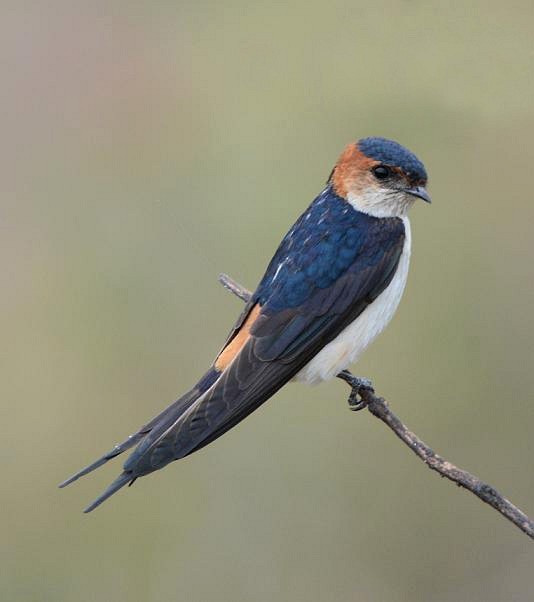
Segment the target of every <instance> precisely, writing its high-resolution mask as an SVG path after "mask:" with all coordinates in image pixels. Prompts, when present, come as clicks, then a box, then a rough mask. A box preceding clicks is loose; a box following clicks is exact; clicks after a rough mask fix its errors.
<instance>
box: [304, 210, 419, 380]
mask: <svg viewBox="0 0 534 602" xmlns="http://www.w3.org/2000/svg"><path fill="white" fill-rule="evenodd" d="M404 226H405V230H406V239H405V242H404V248H403V250H402V255H401V257H400V260H399V265H398V267H397V271H396V272H395V275H394V276H393V279H392V280H391V282H390V283H389V285H388V287H387V288H386V289H385V290H384V291H383V292H382V293H381V294H380V295H379V296H378V297H377V298H376V299H375V300H374V301H373V302H372V303H371V304H370V305H368V306H367V307H366V309H365V310H364V311H363V312H362V313H361V314H360V315H359V316H358V317H357V318H356V319H355V320H354V321H353V322H352V323H351V324H349V325H348V326H347V327H346V328H345V329H344V330H343V331H342V332H341V333H340V334H339V335H338V336H337V337H336V338H335V339H334V340H333V341H331V342H330V343H328V345H326V346H325V347H323V349H321V351H319V353H318V354H317V355H316V356H315V357H314V358H313V359H312V360H311V361H310V362H308V364H306V366H304V368H303V369H302V370H301V371H300V372H299V373H298V374H297V375H296V376H295V378H294V380H296V381H299V382H305V383H308V384H316V383H319V382H321V381H323V380H328V379H330V378H333V377H334V376H336V374H338V373H339V372H340V371H341V370H344V369H345V368H347V366H349V365H350V364H352V363H353V362H355V361H357V360H358V358H359V357H360V355H361V354H362V353H363V352H364V350H365V349H366V347H367V346H368V345H369V344H370V343H371V342H372V341H373V340H374V339H375V338H376V337H377V336H378V335H379V334H380V332H382V330H383V329H384V328H385V327H386V326H387V324H388V323H389V321H390V320H391V318H392V317H393V314H394V313H395V311H396V309H397V307H398V305H399V302H400V300H401V297H402V293H403V291H404V287H405V286H406V280H407V278H408V268H409V264H410V249H411V237H410V223H409V222H408V219H407V218H404Z"/></svg>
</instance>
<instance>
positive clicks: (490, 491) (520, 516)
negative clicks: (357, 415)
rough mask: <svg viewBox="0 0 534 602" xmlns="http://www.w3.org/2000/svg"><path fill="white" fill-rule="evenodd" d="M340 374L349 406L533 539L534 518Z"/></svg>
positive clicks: (231, 286) (229, 282)
mask: <svg viewBox="0 0 534 602" xmlns="http://www.w3.org/2000/svg"><path fill="white" fill-rule="evenodd" d="M219 281H220V282H221V284H222V285H223V286H224V287H225V288H226V289H227V290H229V291H230V292H232V293H234V295H237V296H238V297H239V298H240V299H242V300H243V301H248V300H249V299H250V297H251V293H250V291H248V290H247V289H246V288H244V287H243V286H241V285H240V284H238V283H237V282H235V281H234V280H233V279H232V278H230V276H227V275H226V274H221V275H220V276H219ZM338 377H339V378H341V379H342V380H344V381H345V382H346V383H348V385H349V386H350V387H351V394H350V397H349V405H350V407H351V409H353V410H360V409H363V408H367V409H368V410H369V412H371V414H372V415H373V416H376V418H378V419H379V420H381V421H382V422H383V423H384V424H386V425H387V426H388V427H389V428H390V429H391V430H392V431H393V432H394V433H395V435H397V437H398V438H399V439H400V440H401V441H402V442H403V443H405V444H406V445H407V446H408V447H409V448H410V449H411V450H412V451H413V453H414V454H415V455H416V456H418V457H419V458H420V459H421V460H422V461H423V462H424V463H425V464H426V465H427V466H428V467H429V468H430V469H431V470H435V471H436V472H438V473H439V474H440V475H441V476H442V477H446V478H447V479H449V480H450V481H453V482H454V483H456V484H457V485H458V486H459V487H464V488H465V489H467V490H468V491H470V492H471V493H473V494H474V495H476V496H477V497H478V498H480V499H481V500H482V501H483V502H485V503H486V504H489V505H490V506H491V507H492V508H495V510H497V511H498V512H500V513H501V514H502V515H503V516H504V517H506V518H507V519H508V520H509V521H511V522H512V523H513V524H514V525H516V527H518V528H519V529H521V531H523V533H526V534H527V535H528V536H529V537H530V538H532V539H534V521H532V520H531V519H530V518H529V517H528V516H527V515H526V514H525V513H524V512H522V511H521V510H520V509H519V508H518V507H517V506H514V504H512V502H510V501H509V500H507V499H506V498H505V497H504V496H503V495H501V494H500V493H499V492H498V491H497V490H496V489H494V488H493V487H491V485H488V484H487V483H484V481H481V480H480V479H479V478H478V477H476V476H474V475H472V474H471V473H469V472H467V471H465V470H462V469H461V468H458V467H457V466H455V465H454V464H452V463H451V462H449V461H448V460H445V459H444V458H442V457H441V456H439V455H438V454H436V452H434V450H433V449H432V448H430V447H429V446H428V445H427V444H426V443H425V442H424V441H422V440H421V439H420V438H419V437H418V436H417V435H416V434H415V433H412V431H410V430H408V428H407V427H406V426H405V425H404V424H403V422H402V421H401V420H400V418H399V417H398V416H396V415H395V414H394V413H393V412H392V411H391V410H390V408H389V406H388V403H387V402H386V400H385V399H383V398H382V397H379V396H378V395H376V393H375V390H374V389H373V387H372V384H371V383H370V382H369V381H367V380H365V379H361V378H358V377H356V376H354V375H353V374H351V373H350V372H349V371H348V370H343V372H340V373H339V374H338Z"/></svg>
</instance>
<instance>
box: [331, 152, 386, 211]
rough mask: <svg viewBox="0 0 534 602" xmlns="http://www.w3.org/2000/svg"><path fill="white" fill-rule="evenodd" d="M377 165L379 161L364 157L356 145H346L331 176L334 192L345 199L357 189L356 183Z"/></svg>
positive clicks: (361, 180)
mask: <svg viewBox="0 0 534 602" xmlns="http://www.w3.org/2000/svg"><path fill="white" fill-rule="evenodd" d="M378 163H379V161H375V160H374V159H369V157H366V156H365V155H364V154H363V153H362V152H361V151H360V150H359V149H358V147H357V146H356V144H348V145H347V146H346V147H345V150H344V151H343V152H342V153H341V156H340V157H339V159H338V162H337V163H336V166H335V168H334V173H333V174H332V185H333V187H334V192H335V193H336V194H337V195H338V196H340V197H341V198H344V199H346V198H347V195H348V193H349V191H350V192H355V191H356V190H357V189H358V188H359V186H358V183H359V182H363V181H364V180H365V179H366V178H365V177H364V176H365V174H366V173H368V172H369V169H370V168H371V167H372V166H373V165H377V164H378Z"/></svg>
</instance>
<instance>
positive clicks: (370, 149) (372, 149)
mask: <svg viewBox="0 0 534 602" xmlns="http://www.w3.org/2000/svg"><path fill="white" fill-rule="evenodd" d="M357 146H358V148H359V149H360V151H361V152H362V153H363V154H364V155H365V156H366V157H369V158H370V159H375V160H376V161H380V162H381V163H385V164H386V165H390V166H391V167H400V168H401V169H402V170H403V171H404V172H405V173H406V174H408V175H409V176H410V177H411V178H413V179H415V180H425V181H426V180H427V174H426V169H425V166H424V165H423V164H422V163H421V161H419V159H418V158H417V157H416V156H415V155H414V154H413V153H412V152H411V151H409V150H408V149H407V148H404V146H402V145H400V144H399V143H398V142H394V141H393V140H388V139H387V138H378V137H371V138H362V139H361V140H359V141H358V142H357Z"/></svg>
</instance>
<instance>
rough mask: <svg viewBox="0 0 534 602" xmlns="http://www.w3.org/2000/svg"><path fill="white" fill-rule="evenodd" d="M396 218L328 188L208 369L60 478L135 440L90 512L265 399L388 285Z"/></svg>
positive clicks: (398, 240)
mask: <svg viewBox="0 0 534 602" xmlns="http://www.w3.org/2000/svg"><path fill="white" fill-rule="evenodd" d="M404 238H405V232H404V225H403V223H402V220H400V219H397V218H387V219H386V218H382V219H377V218H374V217H371V216H368V215H366V214H363V213H359V212H357V211H355V210H354V209H353V208H352V207H351V206H350V205H349V204H348V203H347V202H346V201H344V200H343V199H341V198H339V197H338V196H336V195H335V194H334V193H333V192H332V190H331V189H330V188H327V189H326V190H325V191H324V192H323V193H322V194H321V195H320V196H319V197H318V198H317V199H316V200H315V201H314V202H313V203H312V204H311V205H310V207H309V208H308V210H307V211H306V212H305V213H304V214H303V215H302V216H301V217H300V218H299V219H298V221H297V222H296V224H295V225H294V226H293V228H292V229H291V230H290V231H289V232H288V234H287V235H286V237H285V238H284V240H283V241H282V243H281V244H280V246H279V248H278V250H277V252H276V254H275V256H274V257H273V259H272V261H271V263H270V264H269V266H268V268H267V271H266V273H265V276H264V277H263V279H262V281H261V282H260V284H259V286H258V288H257V289H256V291H255V292H254V294H253V296H252V299H251V300H250V302H249V303H248V304H247V306H246V308H245V310H244V312H243V313H242V314H241V316H240V317H239V319H238V321H237V323H236V325H235V326H234V328H233V330H232V331H231V333H230V335H229V337H228V340H227V343H226V345H225V347H224V348H223V350H222V351H221V353H220V354H219V356H218V358H217V360H216V361H215V363H214V365H213V366H212V368H211V369H210V370H209V371H208V373H207V374H206V376H205V377H204V378H203V379H201V381H199V383H198V384H197V385H196V386H195V387H194V388H193V389H192V391H191V392H190V393H188V394H186V395H185V396H184V397H183V398H181V399H179V400H178V401H177V402H175V403H174V404H172V405H171V406H169V408H167V409H166V410H164V411H163V412H162V413H161V414H160V415H159V416H157V417H156V418H155V419H153V420H152V421H150V422H149V423H148V424H147V425H146V426H145V427H143V428H142V429H140V430H139V431H138V432H137V433H136V434H135V435H133V436H132V437H131V438H129V439H128V440H126V441H125V442H124V443H122V444H121V445H119V446H116V447H115V448H114V449H113V450H112V451H111V452H110V453H109V454H106V455H105V456H104V457H103V458H102V459H101V460H98V461H97V462H95V463H93V464H92V465H90V466H89V467H87V468H86V469H84V470H82V471H80V473H77V474H76V475H75V476H74V477H72V478H71V479H68V481H66V482H65V483H64V484H67V483H68V482H71V481H72V480H75V479H76V478H78V477H79V476H81V475H83V474H86V473H87V472H89V471H90V470H93V469H94V468H97V467H98V466H100V465H102V464H103V463H104V462H106V461H107V460H109V459H110V458H112V457H115V456H117V455H118V454H119V453H122V452H123V451H125V450H126V449H128V448H129V447H130V446H131V445H134V444H135V443H137V444H138V445H137V447H136V449H135V450H134V451H133V453H132V454H131V456H130V457H129V458H128V459H127V461H126V462H125V464H124V472H123V473H122V474H121V475H120V476H119V477H118V478H117V479H116V480H115V481H114V482H113V483H112V484H111V485H110V487H109V488H108V489H107V490H106V491H105V492H104V493H103V494H102V495H101V496H100V497H99V498H97V499H96V500H95V501H94V502H93V503H92V504H91V505H90V506H89V507H88V508H87V509H86V511H87V512H88V511H91V510H92V509H94V508H96V507H97V506H98V505H100V504H101V503H102V502H103V501H104V500H106V499H107V498H108V497H109V496H111V495H113V493H115V492H116V491H117V490H118V489H120V488H121V487H123V486H124V485H126V484H127V483H128V482H130V483H131V482H133V481H134V480H135V479H136V478H137V477H139V476H142V475H145V474H148V473H150V472H153V471H154V470H158V469H159V468H162V467H163V466H165V465H166V464H168V463H169V462H171V461H173V460H177V459H179V458H183V457H184V456H187V455H188V454H190V453H192V452H194V451H196V450H198V449H200V448H202V447H204V446H205V445H207V444H208V443H210V442H211V441H213V440H215V439H217V438H218V437H220V436H221V435H222V434H223V433H225V432H226V431H227V430H228V429H230V428H232V427H233V426H235V425H236V424H237V423H238V422H240V421H241V420H243V418H245V417H246V416H248V415H249V414H250V413H251V412H253V411H254V410H255V409H256V408H258V407H259V406H260V405H261V404H262V403H263V402H265V401H266V400H267V399H268V398H269V397H271V396H272V395H273V394H274V393H275V392H276V391H278V389H280V388H281V387H282V386H283V385H284V384H285V383H286V382H287V381H288V380H290V379H291V378H292V377H293V376H295V374H297V373H298V372H299V370H301V369H302V368H303V367H304V366H305V365H306V364H307V363H308V362H309V361H310V360H311V359H312V358H313V357H314V356H315V355H316V354H317V353H318V352H319V351H320V350H321V349H322V348H323V347H324V346H325V345H327V344H328V343H329V342H330V341H332V340H333V339H334V338H335V337H336V336H337V335H338V334H339V333H340V332H341V331H342V330H343V329H344V328H345V327H346V326H348V325H349V324H350V323H351V322H352V321H353V320H354V319H355V318H357V317H358V315H359V314H361V312H362V311H363V310H364V309H365V308H366V307H367V306H368V305H369V304H370V303H371V302H372V301H373V300H374V299H376V297H377V296H378V295H379V294H380V293H381V292H382V291H383V290H384V289H385V288H386V287H387V286H388V284H389V283H390V282H391V279H392V278H393V275H394V273H395V271H396V269H397V265H398V262H399V258H400V256H401V253H402V249H403V246H404Z"/></svg>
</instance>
